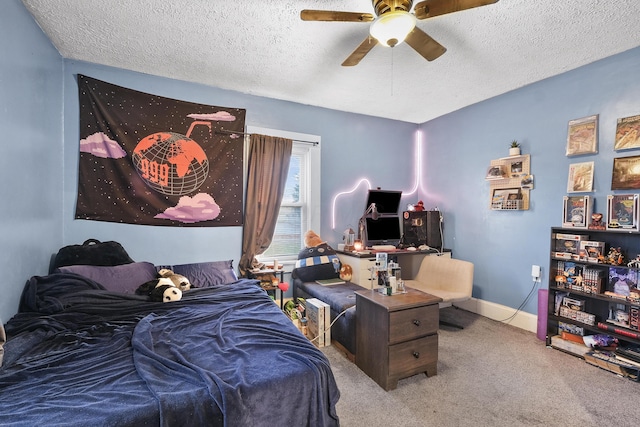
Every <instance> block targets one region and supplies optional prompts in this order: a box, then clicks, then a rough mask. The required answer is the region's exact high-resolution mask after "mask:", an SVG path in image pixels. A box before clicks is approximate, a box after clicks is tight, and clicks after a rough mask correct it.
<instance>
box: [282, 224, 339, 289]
mask: <svg viewBox="0 0 640 427" xmlns="http://www.w3.org/2000/svg"><path fill="white" fill-rule="evenodd" d="M304 244H305V246H306V247H305V248H303V249H302V250H301V251H300V252H299V253H298V261H296V266H295V268H294V269H293V271H292V272H291V274H292V277H293V278H294V279H300V280H302V281H304V282H313V281H316V280H324V279H337V278H338V277H339V274H338V273H339V271H340V259H339V258H338V256H337V255H336V251H335V250H334V249H333V248H332V247H331V246H329V245H328V244H327V243H326V242H323V241H322V239H321V238H320V236H318V235H317V234H316V233H315V232H314V231H313V230H309V231H307V233H306V234H305V235H304Z"/></svg>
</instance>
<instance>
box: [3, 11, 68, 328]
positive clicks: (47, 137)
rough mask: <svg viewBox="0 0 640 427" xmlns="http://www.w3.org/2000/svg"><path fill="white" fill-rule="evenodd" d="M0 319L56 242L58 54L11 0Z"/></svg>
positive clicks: (6, 15) (42, 269) (6, 30)
mask: <svg viewBox="0 0 640 427" xmlns="http://www.w3.org/2000/svg"><path fill="white" fill-rule="evenodd" d="M0 53H1V55H2V61H0V130H1V131H2V154H1V155H0V177H1V179H2V185H0V200H2V209H0V236H2V238H1V239H0V242H2V244H0V267H1V268H2V272H3V273H2V276H3V277H2V284H0V289H2V298H0V319H1V320H2V322H6V321H7V320H9V317H11V316H12V315H13V314H14V313H15V312H16V311H17V309H18V301H19V298H20V294H21V292H22V288H23V286H24V283H25V282H26V280H27V279H28V278H29V277H31V276H32V275H34V274H44V273H46V272H47V270H48V267H49V260H50V257H51V250H52V248H56V247H59V246H60V244H61V243H62V240H63V239H62V200H61V197H60V196H61V194H62V170H63V163H62V149H63V147H62V113H63V110H62V58H61V57H60V55H59V54H58V52H57V51H56V50H55V49H54V48H53V46H52V45H51V43H50V42H49V40H48V39H47V38H46V37H45V35H44V34H43V33H42V31H41V30H40V28H39V27H38V26H37V25H36V23H35V22H34V20H33V18H32V17H31V15H30V14H29V13H28V12H27V10H26V9H25V8H24V6H23V5H22V3H21V2H20V1H18V0H10V1H2V2H1V4H0Z"/></svg>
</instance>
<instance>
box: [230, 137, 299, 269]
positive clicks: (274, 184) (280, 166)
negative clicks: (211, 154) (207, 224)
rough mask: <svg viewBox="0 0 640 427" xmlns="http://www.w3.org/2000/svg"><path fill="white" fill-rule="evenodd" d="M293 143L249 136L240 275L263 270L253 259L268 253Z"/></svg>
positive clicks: (285, 140) (273, 138)
mask: <svg viewBox="0 0 640 427" xmlns="http://www.w3.org/2000/svg"><path fill="white" fill-rule="evenodd" d="M292 147H293V141H292V140H291V139H286V138H278V137H274V136H266V135H258V134H252V135H251V137H250V139H249V168H248V171H247V199H246V203H245V208H244V228H243V235H242V256H241V257H240V262H239V263H238V268H239V270H240V275H241V276H242V277H247V271H248V270H251V269H253V268H259V267H263V266H262V265H261V264H260V263H259V262H258V260H256V258H255V257H256V255H260V254H261V253H263V252H264V251H266V250H267V248H268V247H269V245H270V244H271V240H272V239H273V233H274V231H275V229H276V222H277V221H278V213H279V210H280V203H281V202H282V196H283V194H284V187H285V184H286V182H287V173H288V171H289V161H290V160H291V149H292Z"/></svg>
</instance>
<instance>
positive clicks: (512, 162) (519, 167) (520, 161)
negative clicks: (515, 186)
mask: <svg viewBox="0 0 640 427" xmlns="http://www.w3.org/2000/svg"><path fill="white" fill-rule="evenodd" d="M524 161H525V159H524V157H523V156H515V157H513V158H510V159H508V160H507V172H508V174H509V178H520V177H522V176H524V175H526V172H525V170H524V169H525V168H524Z"/></svg>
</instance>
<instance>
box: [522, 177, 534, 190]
mask: <svg viewBox="0 0 640 427" xmlns="http://www.w3.org/2000/svg"><path fill="white" fill-rule="evenodd" d="M520 188H522V189H523V190H533V175H525V176H523V177H522V179H521V180H520Z"/></svg>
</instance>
